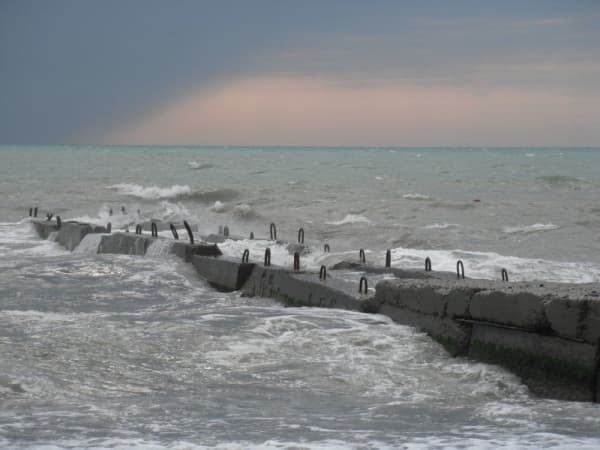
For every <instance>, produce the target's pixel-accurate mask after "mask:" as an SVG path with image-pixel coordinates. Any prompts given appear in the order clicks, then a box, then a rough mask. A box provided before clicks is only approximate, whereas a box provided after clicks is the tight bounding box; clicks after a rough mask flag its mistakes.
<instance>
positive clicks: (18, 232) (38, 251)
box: [0, 220, 70, 262]
mask: <svg viewBox="0 0 600 450" xmlns="http://www.w3.org/2000/svg"><path fill="white" fill-rule="evenodd" d="M0 246H1V247H2V248H3V255H2V256H3V257H6V258H7V259H5V258H2V259H5V260H6V261H9V259H8V258H10V256H59V255H65V254H69V253H70V252H69V251H68V250H66V249H65V248H64V247H62V246H60V245H59V244H57V243H56V242H54V240H52V239H41V238H40V237H39V236H38V235H37V233H36V232H35V230H34V228H33V225H31V223H30V221H29V220H25V221H20V222H15V223H4V224H0ZM9 262H10V261H9Z"/></svg>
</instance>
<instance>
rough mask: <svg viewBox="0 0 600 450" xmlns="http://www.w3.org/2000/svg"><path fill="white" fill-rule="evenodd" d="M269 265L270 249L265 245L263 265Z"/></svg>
mask: <svg viewBox="0 0 600 450" xmlns="http://www.w3.org/2000/svg"><path fill="white" fill-rule="evenodd" d="M270 265H271V249H270V248H268V247H267V249H266V250H265V267H268V266H270Z"/></svg>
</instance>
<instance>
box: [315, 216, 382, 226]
mask: <svg viewBox="0 0 600 450" xmlns="http://www.w3.org/2000/svg"><path fill="white" fill-rule="evenodd" d="M352 223H364V224H368V225H371V224H372V223H373V222H372V221H371V220H369V219H368V218H367V217H365V216H361V215H360V214H346V215H345V216H344V218H343V219H342V220H334V221H330V222H325V224H327V225H347V224H352Z"/></svg>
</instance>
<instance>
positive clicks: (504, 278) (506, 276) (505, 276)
mask: <svg viewBox="0 0 600 450" xmlns="http://www.w3.org/2000/svg"><path fill="white" fill-rule="evenodd" d="M501 273H502V281H508V270H506V269H502V272H501Z"/></svg>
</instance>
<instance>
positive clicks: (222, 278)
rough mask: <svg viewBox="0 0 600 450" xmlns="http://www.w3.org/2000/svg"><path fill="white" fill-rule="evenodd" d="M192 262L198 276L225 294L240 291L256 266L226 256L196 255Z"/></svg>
mask: <svg viewBox="0 0 600 450" xmlns="http://www.w3.org/2000/svg"><path fill="white" fill-rule="evenodd" d="M215 247H216V246H215ZM191 260H192V264H193V265H194V267H195V268H196V271H197V272H198V275H200V276H201V277H202V278H204V279H205V280H206V281H208V283H209V284H210V285H211V286H213V287H215V288H216V289H218V290H221V291H224V292H231V291H237V290H239V289H240V288H241V287H242V285H243V284H244V283H245V282H246V281H247V280H248V278H249V277H250V274H251V273H252V270H253V268H254V266H255V264H254V263H242V262H241V261H240V260H239V259H233V258H227V257H224V256H218V257H212V256H200V255H194V256H192V257H191Z"/></svg>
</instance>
